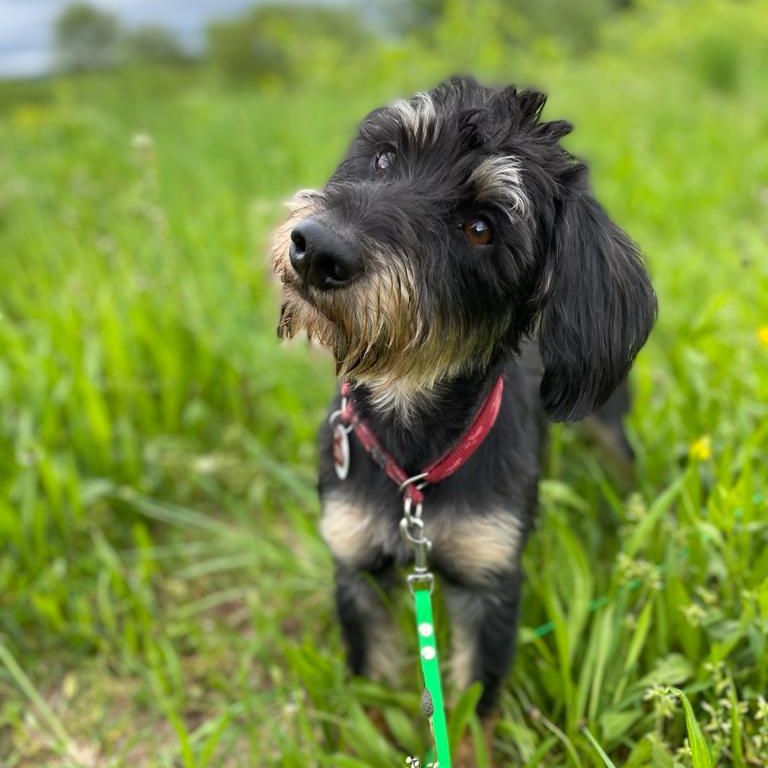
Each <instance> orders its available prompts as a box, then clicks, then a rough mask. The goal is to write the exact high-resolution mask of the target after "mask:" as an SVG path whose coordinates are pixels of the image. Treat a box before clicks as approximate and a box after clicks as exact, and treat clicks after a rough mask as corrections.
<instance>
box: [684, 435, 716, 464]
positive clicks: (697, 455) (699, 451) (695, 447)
mask: <svg viewBox="0 0 768 768" xmlns="http://www.w3.org/2000/svg"><path fill="white" fill-rule="evenodd" d="M688 455H689V456H690V457H691V458H692V459H695V460H696V461H709V460H710V459H711V458H712V441H711V440H710V438H709V435H704V437H700V438H699V439H698V440H694V441H693V442H692V443H691V445H690V447H689V448H688Z"/></svg>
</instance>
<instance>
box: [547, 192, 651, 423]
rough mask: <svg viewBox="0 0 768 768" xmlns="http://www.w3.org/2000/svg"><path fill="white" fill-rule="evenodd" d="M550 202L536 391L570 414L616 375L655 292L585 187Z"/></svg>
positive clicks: (604, 393)
mask: <svg viewBox="0 0 768 768" xmlns="http://www.w3.org/2000/svg"><path fill="white" fill-rule="evenodd" d="M575 186H576V185H574V187H575ZM557 206H558V210H557V213H556V216H555V221H554V227H553V229H552V230H551V232H552V234H551V241H550V244H549V247H548V253H547V256H546V265H545V272H544V280H543V287H542V293H543V305H542V308H541V310H540V312H539V334H538V336H539V346H540V350H541V356H542V360H543V363H544V378H543V379H542V382H541V397H542V400H543V401H544V406H545V408H546V411H547V413H548V415H549V416H550V418H552V419H554V420H556V421H572V420H577V419H581V418H584V417H585V416H587V415H589V414H590V413H591V412H592V411H593V410H595V409H596V408H597V407H599V406H600V405H602V403H604V402H605V400H607V399H608V397H609V396H610V394H611V393H612V392H613V390H614V389H615V388H616V387H617V386H618V385H619V384H620V383H621V381H622V380H623V379H624V377H625V376H626V374H627V372H628V371H629V368H630V366H631V365H632V361H633V360H634V359H635V355H636V354H637V353H638V352H639V350H640V348H641V347H642V346H643V344H644V343H645V340H646V338H647V337H648V334H649V332H650V330H651V327H652V326H653V322H654V320H655V318H656V295H655V293H654V291H653V288H652V286H651V282H650V279H649V277H648V274H647V273H646V271H645V268H644V266H643V262H642V260H641V258H640V253H639V251H638V249H637V247H636V246H635V244H634V243H633V242H632V241H631V240H630V239H629V237H628V236H627V235H626V234H625V233H624V232H623V231H622V230H621V229H619V227H617V226H616V225H615V224H614V223H613V222H612V221H611V220H610V219H609V218H608V215H607V214H606V213H605V211H604V210H603V208H602V207H601V206H600V204H599V203H598V202H597V201H596V200H595V199H594V198H593V197H592V196H591V195H590V194H589V192H588V191H587V190H586V189H580V188H571V189H570V190H568V191H567V192H566V194H565V195H564V196H563V197H561V198H559V199H558V201H557Z"/></svg>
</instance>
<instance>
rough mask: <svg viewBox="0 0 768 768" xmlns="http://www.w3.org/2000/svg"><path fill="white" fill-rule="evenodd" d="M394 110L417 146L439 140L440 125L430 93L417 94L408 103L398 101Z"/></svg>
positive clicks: (393, 106)
mask: <svg viewBox="0 0 768 768" xmlns="http://www.w3.org/2000/svg"><path fill="white" fill-rule="evenodd" d="M392 109H393V110H394V112H395V113H396V114H397V116H398V118H399V120H400V123H401V125H402V126H403V127H404V128H405V130H406V131H407V132H408V134H409V135H410V136H411V138H412V139H413V141H414V142H416V144H418V145H422V146H423V145H424V144H426V143H427V142H428V141H434V140H435V139H436V138H437V136H438V133H439V130H440V124H439V123H438V122H437V113H436V112H435V105H434V103H433V101H432V97H431V96H430V95H429V94H428V93H417V94H416V95H415V96H413V98H411V99H409V100H408V101H405V100H402V101H396V102H395V103H394V104H393V105H392Z"/></svg>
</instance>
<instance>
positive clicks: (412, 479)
mask: <svg viewBox="0 0 768 768" xmlns="http://www.w3.org/2000/svg"><path fill="white" fill-rule="evenodd" d="M426 476H427V473H426V472H422V473H421V474H419V475H414V476H413V477H409V478H408V479H407V480H403V482H402V483H400V486H399V487H398V489H397V490H398V492H400V493H405V489H406V488H407V487H408V486H409V485H413V484H414V483H418V482H419V480H423V479H424V478H425V477H426ZM424 485H426V483H424V484H422V485H421V486H416V487H417V488H418V489H419V490H421V489H422V488H423V487H424Z"/></svg>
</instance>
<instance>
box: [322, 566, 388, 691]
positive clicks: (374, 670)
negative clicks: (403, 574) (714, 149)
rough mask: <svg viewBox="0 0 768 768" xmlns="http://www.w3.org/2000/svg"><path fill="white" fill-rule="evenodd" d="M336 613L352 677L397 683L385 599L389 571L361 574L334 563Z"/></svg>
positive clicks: (363, 572)
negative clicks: (360, 676)
mask: <svg viewBox="0 0 768 768" xmlns="http://www.w3.org/2000/svg"><path fill="white" fill-rule="evenodd" d="M335 577H336V610H337V612H338V616H339V622H340V624H341V631H342V635H343V638H344V643H345V645H346V649H347V665H348V666H349V670H350V672H352V674H353V675H362V676H365V677H370V678H371V679H374V680H378V681H385V682H387V683H391V684H395V683H397V678H398V673H399V670H400V661H401V659H400V648H399V644H398V642H397V632H396V631H395V624H394V620H393V617H392V613H391V611H390V609H389V606H388V605H387V595H388V594H389V592H390V589H391V587H392V573H391V569H390V568H386V569H382V570H377V571H375V572H374V571H362V570H357V569H354V568H351V567H349V566H347V565H343V564H341V563H338V562H337V563H336V569H335Z"/></svg>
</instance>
